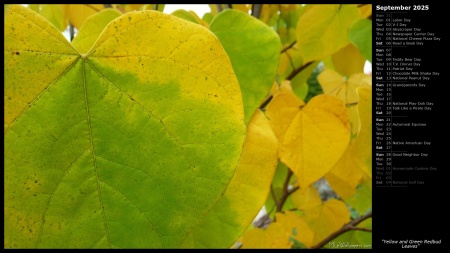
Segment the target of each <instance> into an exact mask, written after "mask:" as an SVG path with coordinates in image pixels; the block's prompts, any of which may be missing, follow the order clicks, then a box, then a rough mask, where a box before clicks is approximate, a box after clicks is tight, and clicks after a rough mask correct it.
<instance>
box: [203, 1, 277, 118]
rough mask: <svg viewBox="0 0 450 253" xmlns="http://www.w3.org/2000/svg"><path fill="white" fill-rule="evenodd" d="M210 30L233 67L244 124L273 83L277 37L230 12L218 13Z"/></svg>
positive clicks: (253, 20)
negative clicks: (238, 85) (239, 90)
mask: <svg viewBox="0 0 450 253" xmlns="http://www.w3.org/2000/svg"><path fill="white" fill-rule="evenodd" d="M210 29H211V31H212V32H213V33H214V34H215V35H216V36H217V37H218V38H219V40H220V42H221V43H222V45H223V47H224V49H225V51H226V52H227V54H228V56H229V57H230V60H231V63H232V64H233V69H234V72H235V73H236V77H237V79H238V80H239V84H240V87H241V92H242V99H243V102H244V113H245V122H246V123H248V121H249V120H250V117H251V116H252V115H253V113H254V111H255V110H256V109H257V108H258V107H259V105H260V104H261V103H262V102H263V100H264V98H265V97H266V96H267V94H268V92H269V89H270V87H271V85H272V83H273V82H274V81H275V75H276V70H277V67H278V63H279V58H280V50H281V44H280V38H279V37H278V35H277V34H276V33H275V32H274V31H272V29H270V27H268V26H267V25H265V24H264V23H262V22H261V21H259V20H258V19H256V18H254V17H252V16H249V15H248V14H246V13H244V12H241V11H236V10H230V9H227V10H225V11H223V12H221V13H219V14H218V15H217V16H216V17H215V18H214V19H213V21H212V22H211V26H210Z"/></svg>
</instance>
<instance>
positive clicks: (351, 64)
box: [331, 43, 366, 76]
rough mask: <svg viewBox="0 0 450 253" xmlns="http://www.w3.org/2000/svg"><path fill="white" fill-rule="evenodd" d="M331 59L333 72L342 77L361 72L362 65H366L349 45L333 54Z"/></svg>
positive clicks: (352, 46)
mask: <svg viewBox="0 0 450 253" xmlns="http://www.w3.org/2000/svg"><path fill="white" fill-rule="evenodd" d="M331 59H332V61H333V66H334V68H335V70H336V71H338V72H339V73H341V74H343V75H344V76H351V75H353V74H356V73H360V72H363V71H364V64H365V63H366V58H364V56H362V55H361V53H360V52H359V50H358V48H356V47H355V46H354V45H353V44H351V43H348V44H347V46H345V47H343V48H341V49H340V50H339V51H337V52H336V53H334V54H333V55H332V56H331Z"/></svg>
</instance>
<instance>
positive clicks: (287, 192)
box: [275, 169, 299, 212]
mask: <svg viewBox="0 0 450 253" xmlns="http://www.w3.org/2000/svg"><path fill="white" fill-rule="evenodd" d="M293 174H294V173H293V172H292V170H290V169H288V174H287V176H286V180H285V181H284V184H283V195H282V196H281V198H280V199H279V200H278V201H275V206H276V207H277V209H276V212H281V211H282V210H283V206H284V203H285V202H286V200H287V198H288V197H289V196H290V195H291V194H292V193H294V192H295V191H296V190H298V189H299V187H298V186H296V187H294V188H292V189H291V190H289V189H288V188H289V181H290V180H291V177H292V175H293Z"/></svg>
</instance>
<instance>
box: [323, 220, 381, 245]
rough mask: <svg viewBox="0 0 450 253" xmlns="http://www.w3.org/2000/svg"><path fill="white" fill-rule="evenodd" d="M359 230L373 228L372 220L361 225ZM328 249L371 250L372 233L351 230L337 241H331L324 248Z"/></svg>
mask: <svg viewBox="0 0 450 253" xmlns="http://www.w3.org/2000/svg"><path fill="white" fill-rule="evenodd" d="M357 227H359V228H368V229H371V228H372V219H367V220H365V221H363V222H361V223H360V224H358V226H357ZM324 248H327V249H371V248H372V233H371V232H366V231H359V230H351V231H349V232H346V233H344V234H342V235H340V236H339V237H337V238H336V239H334V240H332V241H330V242H329V243H328V244H326V245H325V246H324Z"/></svg>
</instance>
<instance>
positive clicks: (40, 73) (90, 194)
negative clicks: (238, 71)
mask: <svg viewBox="0 0 450 253" xmlns="http://www.w3.org/2000/svg"><path fill="white" fill-rule="evenodd" d="M4 37H5V49H4V50H5V51H4V52H5V58H4V66H5V71H4V72H5V119H4V120H5V122H4V123H5V125H4V126H5V153H4V155H5V161H4V165H5V187H4V198H5V219H4V222H5V243H4V245H5V247H6V248H42V247H43V248H47V247H48V248H72V247H82V248H89V247H92V248H107V247H116V248H138V247H140V248H144V247H150V248H156V247H177V246H179V245H180V243H181V242H182V241H183V239H184V238H185V237H186V235H187V234H188V232H189V231H191V230H192V228H193V227H195V226H196V225H197V224H198V223H199V222H201V221H202V218H203V217H205V216H206V215H208V213H209V212H210V211H211V210H212V208H213V207H214V205H215V204H216V203H218V202H219V201H220V200H221V198H222V194H223V193H224V192H225V190H226V188H227V185H228V184H229V182H230V180H231V178H232V176H233V174H234V172H235V170H236V167H237V166H238V162H239V160H240V157H241V152H242V149H243V148H242V146H243V143H244V139H245V124H244V110H243V105H242V98H241V94H240V90H239V84H238V82H237V79H236V77H235V75H234V72H233V68H232V66H231V63H230V60H229V58H228V56H227V55H226V52H225V50H224V49H223V48H222V46H221V44H220V42H219V41H218V40H217V38H216V37H215V36H214V35H213V34H212V33H211V32H210V31H209V30H208V29H206V28H204V27H201V26H198V25H194V24H192V23H190V22H187V21H185V20H182V19H179V18H177V17H173V16H170V15H167V14H163V13H161V12H158V11H139V12H133V13H128V14H125V15H123V16H121V17H119V18H117V19H115V20H113V21H112V22H111V23H109V24H108V26H107V27H106V28H105V29H104V31H103V32H102V33H101V35H100V37H99V38H98V39H97V41H96V42H95V44H94V45H93V47H92V48H91V50H90V51H89V52H88V53H87V54H81V55H80V54H79V53H78V52H77V51H76V50H75V49H74V48H73V47H72V46H71V45H70V43H69V42H67V40H66V39H65V38H64V37H63V36H62V34H61V33H60V32H59V31H58V30H57V29H55V28H54V27H53V26H52V25H51V24H50V23H49V22H48V21H47V20H45V19H44V18H43V17H41V16H39V15H38V14H37V13H35V12H34V11H32V10H29V9H27V8H25V7H22V6H20V5H16V6H11V7H10V8H8V10H7V13H6V17H5V29H4ZM192 56H195V57H192Z"/></svg>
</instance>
